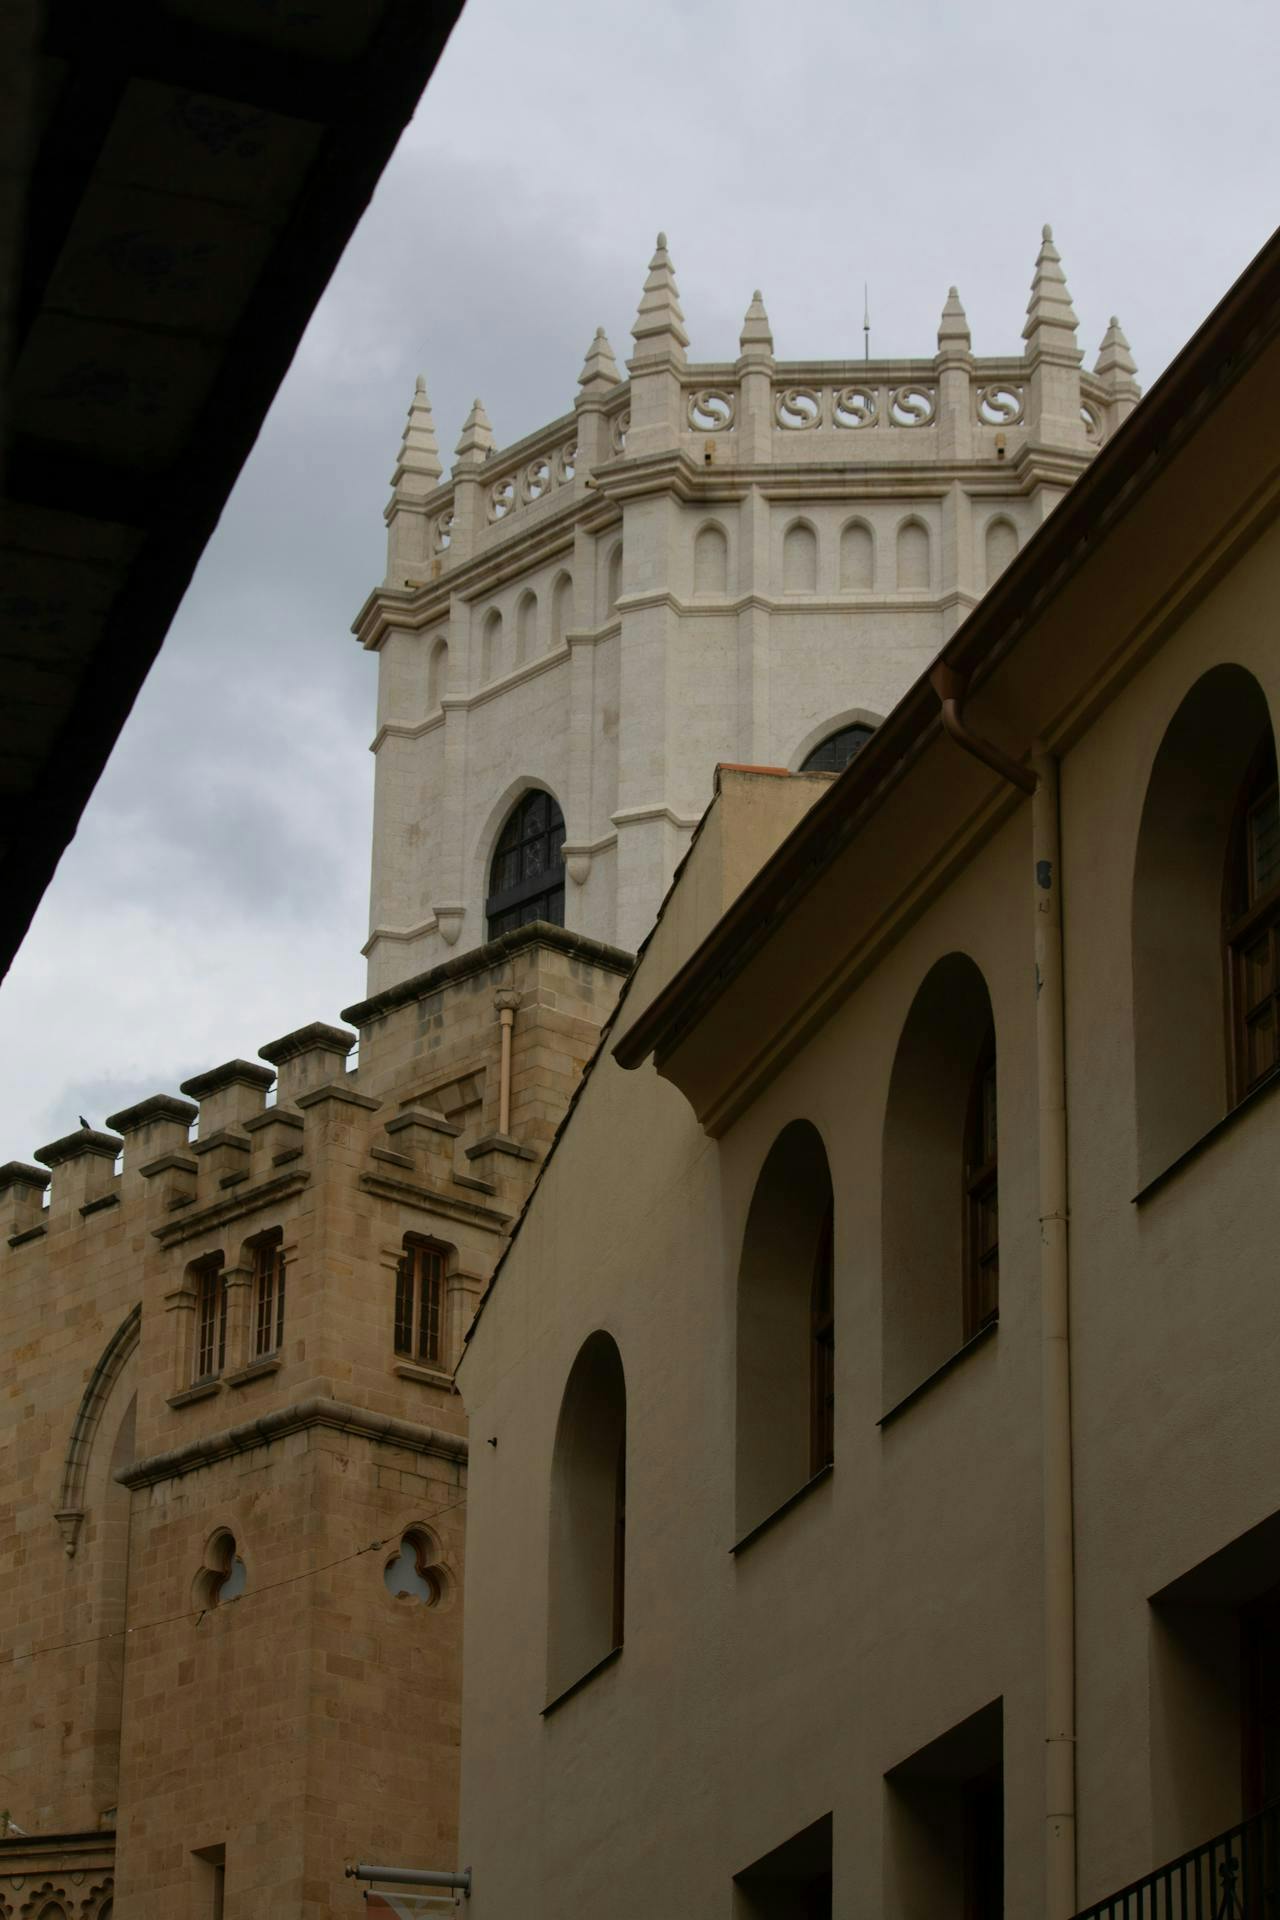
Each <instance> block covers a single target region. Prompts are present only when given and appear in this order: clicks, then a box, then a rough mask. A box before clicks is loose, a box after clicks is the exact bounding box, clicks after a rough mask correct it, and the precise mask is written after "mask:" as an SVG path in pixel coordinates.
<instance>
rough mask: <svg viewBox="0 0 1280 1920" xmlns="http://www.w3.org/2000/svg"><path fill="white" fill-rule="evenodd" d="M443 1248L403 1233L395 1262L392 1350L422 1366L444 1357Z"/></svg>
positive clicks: (435, 1363)
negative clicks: (399, 1252) (400, 1249)
mask: <svg viewBox="0 0 1280 1920" xmlns="http://www.w3.org/2000/svg"><path fill="white" fill-rule="evenodd" d="M445 1261H446V1253H445V1249H444V1248H443V1247H441V1246H437V1245H436V1244H435V1242H434V1241H431V1240H424V1239H422V1238H421V1236H420V1235H418V1234H416V1233H406V1235H405V1237H404V1251H403V1252H402V1253H401V1255H400V1259H399V1261H398V1262H397V1264H396V1300H395V1350H396V1352H397V1353H398V1354H400V1355H401V1356H402V1358H404V1359H406V1360H416V1361H417V1362H418V1363H419V1364H420V1365H422V1366H424V1367H443V1366H444V1365H445V1364H446V1361H447V1357H448V1356H447V1328H446V1326H445Z"/></svg>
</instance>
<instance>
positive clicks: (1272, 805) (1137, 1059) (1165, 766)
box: [1133, 666, 1280, 1186]
mask: <svg viewBox="0 0 1280 1920" xmlns="http://www.w3.org/2000/svg"><path fill="white" fill-rule="evenodd" d="M1275 777H1276V776H1275V737H1274V735H1273V733H1272V729H1271V717H1270V712H1269V710H1268V706H1267V701H1266V697H1265V695H1264V694H1263V691H1262V688H1261V687H1260V686H1259V684H1258V682H1257V681H1256V680H1255V679H1254V677H1253V675H1252V674H1251V673H1248V672H1247V671H1246V670H1245V669H1244V668H1243V667H1239V666H1219V667H1214V668H1212V669H1211V670H1210V672H1208V673H1206V674H1204V675H1203V676H1202V677H1201V678H1200V679H1199V680H1198V681H1197V682H1196V684H1195V685H1194V686H1193V687H1192V688H1191V689H1190V691H1189V692H1188V693H1187V695H1186V696H1185V698H1184V699H1183V701H1182V704H1181V706H1180V707H1179V708H1178V710H1177V712H1176V713H1175V714H1174V716H1173V718H1172V719H1171V721H1170V722H1169V725H1168V727H1167V728H1166V730H1165V734H1164V738H1163V740H1162V741H1161V743H1160V747H1159V750H1158V751H1157V753H1156V756H1155V759H1154V761H1153V763H1152V768H1151V777H1150V779H1149V781H1148V783H1147V793H1146V798H1145V800H1144V802H1143V808H1142V819H1141V823H1140V825H1139V828H1138V845H1137V854H1136V858H1135V861H1134V878H1133V1020H1134V1079H1135V1088H1134V1091H1135V1096H1136V1107H1137V1135H1138V1137H1137V1148H1138V1184H1139V1185H1140V1186H1145V1185H1146V1183H1147V1182H1148V1181H1149V1180H1151V1179H1153V1178H1154V1177H1155V1176H1156V1175H1157V1174H1159V1173H1162V1172H1163V1171H1164V1169H1165V1168H1166V1167H1167V1166H1169V1165H1171V1163H1172V1162H1173V1161H1174V1160H1176V1159H1177V1158H1178V1156H1179V1155H1180V1154H1181V1153H1183V1152H1185V1150H1186V1149H1187V1148H1188V1147H1190V1146H1193V1145H1194V1144H1195V1142H1196V1141H1197V1140H1198V1139H1199V1138H1200V1136H1201V1135H1202V1134H1204V1133H1206V1132H1207V1131H1208V1129H1209V1128H1210V1127H1212V1126H1213V1125H1214V1124H1215V1123H1216V1122H1217V1121H1218V1120H1220V1119H1222V1117H1223V1115H1224V1114H1225V1113H1226V1112H1227V1111H1228V1109H1229V1108H1230V1107H1232V1106H1233V1105H1234V1104H1235V1103H1236V1102H1237V1101H1239V1100H1242V1099H1243V1098H1244V1097H1245V1095H1246V1094H1247V1093H1249V1092H1250V1091H1251V1090H1252V1089H1253V1088H1254V1087H1256V1086H1258V1085H1260V1084H1261V1082H1262V1081H1263V1080H1264V1079H1265V1078H1266V1077H1267V1075H1268V1074H1269V1073H1271V1072H1272V1071H1273V1070H1274V1069H1275V1067H1276V1065H1277V1058H1278V1056H1277V1052H1276V1037H1275V1035H1276V1011H1277V1010H1276V949H1277V931H1276V929H1277V919H1278V916H1280V899H1278V898H1277V892H1278V889H1280V867H1278V866H1277V838H1276V798H1275V793H1276V789H1275ZM1224 1030H1225V1032H1226V1034H1227V1036H1228V1043H1227V1045H1225V1046H1224V1044H1223V1034H1224Z"/></svg>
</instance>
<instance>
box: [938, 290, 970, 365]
mask: <svg viewBox="0 0 1280 1920" xmlns="http://www.w3.org/2000/svg"><path fill="white" fill-rule="evenodd" d="M972 345H973V341H972V339H971V338H970V334H969V322H968V319H967V317H966V315H965V310H964V308H963V307H962V306H961V304H960V295H959V293H958V291H957V290H956V288H955V287H952V288H951V289H950V290H949V292H948V294H947V299H946V305H945V306H944V307H943V309H942V318H941V320H939V322H938V351H939V353H944V352H945V351H946V350H947V348H948V347H950V348H951V349H952V351H953V352H955V351H959V352H961V353H968V351H969V349H970V348H971V346H972Z"/></svg>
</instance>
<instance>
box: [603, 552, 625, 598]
mask: <svg viewBox="0 0 1280 1920" xmlns="http://www.w3.org/2000/svg"><path fill="white" fill-rule="evenodd" d="M606 579H607V581H608V585H607V588H606V599H607V602H608V611H609V613H616V612H617V610H618V602H619V600H621V598H622V542H621V540H619V542H618V544H617V546H616V547H615V548H614V550H613V552H612V553H611V554H610V555H609V570H608V573H607V575H606Z"/></svg>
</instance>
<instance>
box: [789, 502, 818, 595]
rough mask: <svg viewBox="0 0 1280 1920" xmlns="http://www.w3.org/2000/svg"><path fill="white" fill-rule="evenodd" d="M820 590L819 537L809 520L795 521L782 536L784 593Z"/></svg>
mask: <svg viewBox="0 0 1280 1920" xmlns="http://www.w3.org/2000/svg"><path fill="white" fill-rule="evenodd" d="M817 590H818V536H817V534H816V533H815V532H814V530H813V528H812V527H811V526H810V525H809V523H808V521H807V520H795V521H793V522H792V524H791V525H790V526H789V527H788V528H787V530H786V532H785V533H784V534H783V536H782V591H783V592H784V593H816V592H817Z"/></svg>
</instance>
